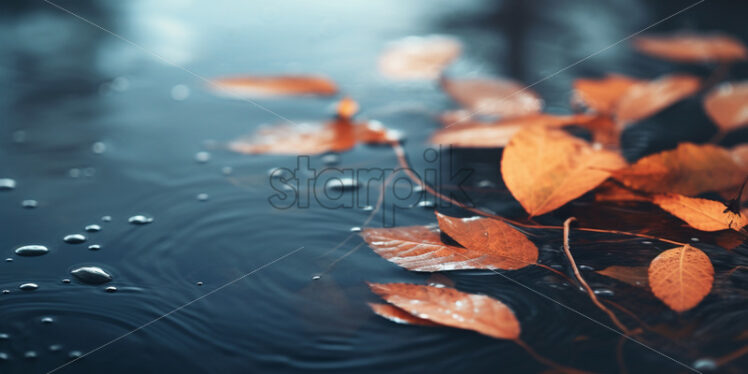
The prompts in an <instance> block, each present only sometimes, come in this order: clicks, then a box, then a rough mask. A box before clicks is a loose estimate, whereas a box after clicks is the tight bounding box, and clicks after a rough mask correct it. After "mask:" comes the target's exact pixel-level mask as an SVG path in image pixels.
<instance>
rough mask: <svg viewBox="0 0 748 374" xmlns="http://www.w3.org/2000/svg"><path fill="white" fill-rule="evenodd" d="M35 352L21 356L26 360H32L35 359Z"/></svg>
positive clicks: (28, 352) (27, 352)
mask: <svg viewBox="0 0 748 374" xmlns="http://www.w3.org/2000/svg"><path fill="white" fill-rule="evenodd" d="M36 356H37V355H36V352H35V351H26V353H24V354H23V357H26V358H28V359H34V358H36Z"/></svg>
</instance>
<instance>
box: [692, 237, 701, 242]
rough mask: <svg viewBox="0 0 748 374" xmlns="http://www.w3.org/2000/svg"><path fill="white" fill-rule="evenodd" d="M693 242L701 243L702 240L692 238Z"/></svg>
mask: <svg viewBox="0 0 748 374" xmlns="http://www.w3.org/2000/svg"><path fill="white" fill-rule="evenodd" d="M691 241H692V242H699V241H700V239H699V238H691Z"/></svg>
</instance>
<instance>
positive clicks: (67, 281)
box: [62, 278, 70, 284]
mask: <svg viewBox="0 0 748 374" xmlns="http://www.w3.org/2000/svg"><path fill="white" fill-rule="evenodd" d="M62 283H65V284H68V283H70V279H67V278H65V279H63V280H62Z"/></svg>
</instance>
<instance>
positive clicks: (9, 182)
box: [0, 178, 16, 191]
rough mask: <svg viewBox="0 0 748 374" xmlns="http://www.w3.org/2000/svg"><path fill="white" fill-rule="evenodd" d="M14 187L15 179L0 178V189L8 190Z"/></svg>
mask: <svg viewBox="0 0 748 374" xmlns="http://www.w3.org/2000/svg"><path fill="white" fill-rule="evenodd" d="M15 188H16V181H15V180H14V179H10V178H0V191H10V190H12V189H15Z"/></svg>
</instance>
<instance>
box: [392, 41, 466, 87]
mask: <svg viewBox="0 0 748 374" xmlns="http://www.w3.org/2000/svg"><path fill="white" fill-rule="evenodd" d="M461 49H462V46H461V45H460V42H459V41H458V40H456V39H454V38H450V37H447V36H439V35H432V36H425V37H417V36H411V37H407V38H405V39H402V40H399V41H396V42H393V43H391V44H390V45H389V46H388V47H387V49H386V50H385V51H384V52H383V53H382V55H381V56H380V58H379V71H380V72H381V73H382V75H384V76H386V77H388V78H391V79H437V78H439V75H441V73H442V70H444V68H446V67H447V65H449V63H450V62H452V60H454V59H455V58H456V57H457V56H459V55H460V50H461Z"/></svg>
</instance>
